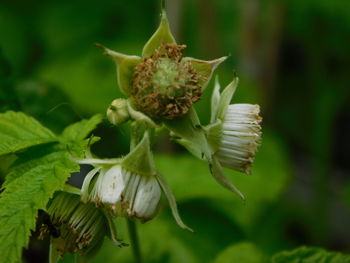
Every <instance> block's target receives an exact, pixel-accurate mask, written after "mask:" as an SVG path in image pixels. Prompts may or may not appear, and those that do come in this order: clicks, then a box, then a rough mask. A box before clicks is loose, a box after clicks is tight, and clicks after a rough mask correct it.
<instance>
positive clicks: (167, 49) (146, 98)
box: [131, 44, 207, 119]
mask: <svg viewBox="0 0 350 263" xmlns="http://www.w3.org/2000/svg"><path fill="white" fill-rule="evenodd" d="M185 47H186V46H185V45H176V44H166V45H161V46H160V47H159V48H158V49H156V50H155V52H154V53H153V54H152V55H151V56H150V57H145V58H143V60H142V62H141V63H140V64H138V65H137V66H136V67H135V69H134V75H133V79H132V87H131V95H132V98H133V101H134V105H135V106H136V108H137V109H138V110H140V111H143V112H144V113H146V114H147V115H149V116H151V117H154V118H160V119H174V118H176V117H180V116H183V115H185V114H187V113H188V110H189V109H190V108H191V106H192V104H193V103H195V102H197V101H198V100H199V99H200V96H201V93H202V84H203V83H205V81H206V80H207V78H206V77H204V76H201V75H199V74H197V72H196V70H195V69H194V68H193V66H192V63H191V62H190V61H189V60H183V59H182V53H183V50H184V49H185Z"/></svg>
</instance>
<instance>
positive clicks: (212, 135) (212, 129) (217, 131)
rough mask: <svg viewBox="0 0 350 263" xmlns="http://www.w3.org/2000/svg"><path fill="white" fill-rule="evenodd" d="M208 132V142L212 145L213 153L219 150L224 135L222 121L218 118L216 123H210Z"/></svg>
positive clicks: (206, 128)
mask: <svg viewBox="0 0 350 263" xmlns="http://www.w3.org/2000/svg"><path fill="white" fill-rule="evenodd" d="M204 129H205V131H206V134H207V140H208V144H209V146H210V147H211V150H212V152H213V153H215V152H216V151H218V150H219V147H220V143H221V137H222V122H221V120H217V121H216V122H214V123H211V124H209V125H208V126H206V127H205V128H204Z"/></svg>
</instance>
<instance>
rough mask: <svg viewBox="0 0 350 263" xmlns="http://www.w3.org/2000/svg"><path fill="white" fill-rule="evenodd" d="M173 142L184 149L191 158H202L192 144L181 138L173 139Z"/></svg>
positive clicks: (195, 146) (200, 153)
mask: <svg viewBox="0 0 350 263" xmlns="http://www.w3.org/2000/svg"><path fill="white" fill-rule="evenodd" d="M173 140H174V141H175V142H177V143H178V144H181V145H182V146H183V147H185V148H186V149H187V150H188V151H189V152H190V153H191V154H192V155H193V156H195V157H197V158H198V159H203V158H204V156H203V154H202V151H201V150H200V149H199V148H198V147H197V145H196V144H194V143H193V142H191V141H188V140H186V139H182V138H174V139H173Z"/></svg>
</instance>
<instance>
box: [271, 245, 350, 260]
mask: <svg viewBox="0 0 350 263" xmlns="http://www.w3.org/2000/svg"><path fill="white" fill-rule="evenodd" d="M314 262H317V263H323V262H324V263H326V262H327V263H349V262H350V255H345V254H342V253H339V252H330V251H327V250H325V249H323V248H317V247H299V248H297V249H294V250H291V251H283V252H280V253H278V254H276V255H274V256H273V257H272V259H271V263H314Z"/></svg>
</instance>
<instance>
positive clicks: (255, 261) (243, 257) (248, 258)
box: [213, 242, 267, 263]
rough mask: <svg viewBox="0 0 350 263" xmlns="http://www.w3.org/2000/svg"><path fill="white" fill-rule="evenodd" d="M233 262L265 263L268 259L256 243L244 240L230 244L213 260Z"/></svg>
mask: <svg viewBox="0 0 350 263" xmlns="http://www.w3.org/2000/svg"><path fill="white" fill-rule="evenodd" d="M232 262H242V263H243V262H244V263H263V262H267V259H266V257H265V256H264V255H263V253H262V252H261V251H260V250H259V249H258V248H257V247H256V246H255V245H254V244H251V243H248V242H242V243H238V244H234V245H232V246H229V247H228V248H226V249H225V250H223V251H222V252H221V253H220V254H219V255H218V256H217V258H216V259H215V260H214V261H213V263H232Z"/></svg>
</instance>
